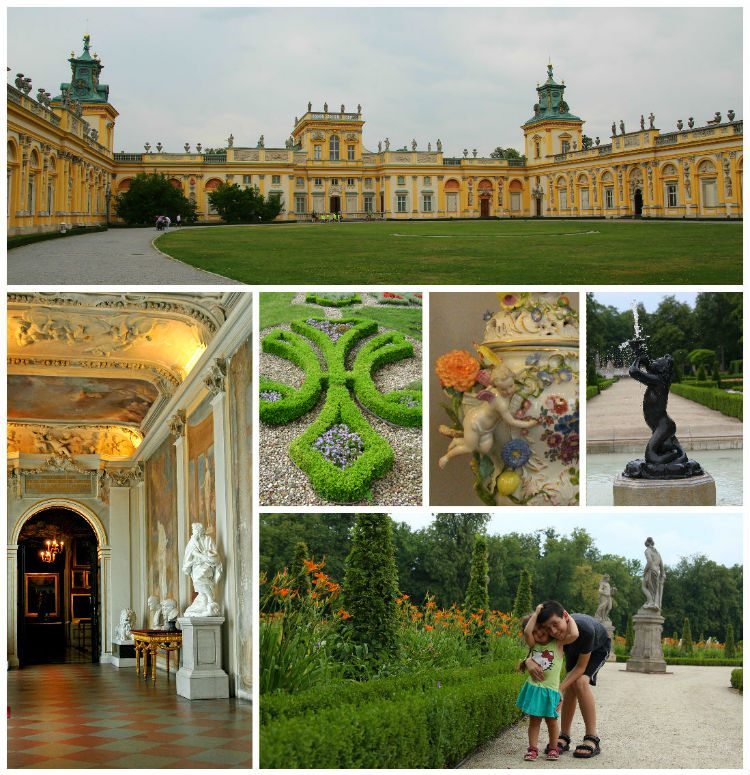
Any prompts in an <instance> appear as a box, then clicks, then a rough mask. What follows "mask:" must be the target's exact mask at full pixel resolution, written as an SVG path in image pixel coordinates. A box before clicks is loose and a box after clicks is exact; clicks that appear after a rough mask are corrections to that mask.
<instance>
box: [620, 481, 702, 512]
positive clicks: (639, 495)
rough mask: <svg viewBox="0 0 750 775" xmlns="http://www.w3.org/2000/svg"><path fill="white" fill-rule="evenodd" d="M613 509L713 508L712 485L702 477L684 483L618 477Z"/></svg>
mask: <svg viewBox="0 0 750 775" xmlns="http://www.w3.org/2000/svg"><path fill="white" fill-rule="evenodd" d="M613 491H614V504H615V506H715V505H716V483H715V482H714V478H713V476H711V474H708V473H703V474H701V475H700V476H691V477H689V478H688V479H630V478H628V477H627V476H623V475H622V474H618V475H617V476H616V477H615V481H614V484H613Z"/></svg>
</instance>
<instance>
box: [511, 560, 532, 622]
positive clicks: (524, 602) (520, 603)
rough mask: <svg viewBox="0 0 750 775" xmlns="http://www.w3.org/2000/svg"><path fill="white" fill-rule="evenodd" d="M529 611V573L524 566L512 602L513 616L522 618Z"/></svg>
mask: <svg viewBox="0 0 750 775" xmlns="http://www.w3.org/2000/svg"><path fill="white" fill-rule="evenodd" d="M530 613H531V575H530V574H529V572H528V570H526V568H524V569H523V570H522V571H521V578H520V579H519V580H518V589H516V599H515V602H514V603H513V616H514V617H515V618H516V619H522V618H523V617H524V616H526V614H530Z"/></svg>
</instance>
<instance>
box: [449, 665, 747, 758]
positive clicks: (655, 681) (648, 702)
mask: <svg viewBox="0 0 750 775" xmlns="http://www.w3.org/2000/svg"><path fill="white" fill-rule="evenodd" d="M667 669H668V670H669V671H670V672H669V673H667V674H666V675H646V674H644V673H628V672H626V671H625V665H624V664H621V663H620V664H618V663H614V662H610V663H607V664H606V665H605V666H604V667H603V668H602V671H601V673H600V674H599V681H598V684H597V686H596V687H594V694H595V695H596V705H597V712H598V720H599V730H598V734H599V737H601V739H602V742H601V748H602V753H601V754H600V755H599V756H596V757H594V758H593V759H589V760H586V759H575V758H573V756H572V755H571V754H569V753H566V754H563V756H562V757H561V759H560V761H559V762H548V761H546V760H544V759H538V760H537V761H536V762H534V763H529V762H524V761H523V754H524V751H525V750H526V746H527V745H528V738H527V733H526V729H527V726H526V720H525V719H524V720H523V721H521V722H520V723H518V724H516V725H515V726H513V727H511V728H510V729H507V730H506V731H505V732H503V734H502V735H500V737H498V738H496V739H495V740H493V741H492V742H490V743H488V744H487V745H485V746H482V748H480V749H479V750H478V751H477V752H476V753H475V754H474V755H473V756H471V757H470V758H469V759H468V760H467V761H465V762H464V763H463V765H462V767H463V768H467V769H489V768H492V769H515V768H527V767H528V768H539V767H550V768H553V769H579V768H580V769H588V770H591V769H693V768H695V769H716V768H722V769H723V768H732V769H735V768H741V767H742V695H741V694H739V692H737V691H735V690H734V689H730V688H729V676H730V674H731V672H732V668H731V667H693V666H688V665H670V666H668V668H667ZM542 729H543V734H542V736H541V737H540V747H541V745H546V741H547V738H546V731H545V729H544V725H542ZM583 733H584V732H583V722H582V721H581V716H580V714H579V713H576V716H575V719H574V722H573V730H572V733H571V736H572V738H573V743H574V744H575V743H578V742H580V741H581V740H582V738H583Z"/></svg>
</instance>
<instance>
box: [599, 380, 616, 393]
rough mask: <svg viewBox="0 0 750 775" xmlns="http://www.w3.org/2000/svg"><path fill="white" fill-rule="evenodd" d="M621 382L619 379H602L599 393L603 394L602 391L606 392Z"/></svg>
mask: <svg viewBox="0 0 750 775" xmlns="http://www.w3.org/2000/svg"><path fill="white" fill-rule="evenodd" d="M618 380H619V377H613V378H612V379H602V380H600V381H599V392H600V393H601V391H602V390H606V389H607V388H608V387H610V386H611V385H614V384H615V382H617V381H618Z"/></svg>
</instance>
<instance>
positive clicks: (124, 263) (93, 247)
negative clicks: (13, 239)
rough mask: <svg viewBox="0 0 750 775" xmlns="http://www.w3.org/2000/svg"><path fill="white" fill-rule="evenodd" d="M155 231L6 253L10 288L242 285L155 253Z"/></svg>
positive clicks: (80, 237) (118, 232) (79, 237)
mask: <svg viewBox="0 0 750 775" xmlns="http://www.w3.org/2000/svg"><path fill="white" fill-rule="evenodd" d="M157 236H159V232H157V231H156V229H151V228H143V229H110V230H109V231H100V232H94V233H93V234H76V235H75V236H73V237H61V238H60V239H52V240H47V241H45V242H35V243H34V244H33V245H24V246H23V247H20V248H14V249H13V250H9V251H8V284H9V285H34V286H38V285H55V286H59V285H240V284H241V283H239V282H238V281H237V280H230V279H228V278H226V277H221V276H220V275H217V274H213V273H212V272H204V271H203V270H202V269H196V268H195V267H192V266H189V265H188V264H184V263H183V262H182V261H177V260H176V259H174V258H170V257H169V256H167V255H166V254H164V253H161V252H160V251H158V250H156V249H155V248H154V247H153V245H152V244H151V242H152V241H153V240H154V239H155V238H156V237H157Z"/></svg>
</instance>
